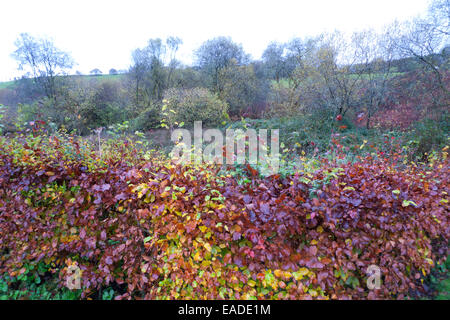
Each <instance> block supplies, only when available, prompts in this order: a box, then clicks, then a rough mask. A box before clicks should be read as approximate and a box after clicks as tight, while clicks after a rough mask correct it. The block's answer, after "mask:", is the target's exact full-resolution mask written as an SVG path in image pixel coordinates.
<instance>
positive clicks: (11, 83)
mask: <svg viewBox="0 0 450 320" xmlns="http://www.w3.org/2000/svg"><path fill="white" fill-rule="evenodd" d="M125 76H126V75H125V74H102V75H98V76H94V75H81V76H77V75H70V76H69V77H73V78H76V77H82V78H83V79H85V80H87V81H91V80H94V81H98V82H102V81H108V80H114V81H119V80H122V79H123V78H124V77H125ZM15 85H16V83H15V81H5V82H0V90H1V89H7V88H9V89H14V87H15Z"/></svg>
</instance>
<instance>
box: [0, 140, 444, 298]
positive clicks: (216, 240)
mask: <svg viewBox="0 0 450 320" xmlns="http://www.w3.org/2000/svg"><path fill="white" fill-rule="evenodd" d="M0 139H1V140H0V144H1V146H2V147H1V149H0V150H1V151H0V228H1V230H2V233H1V237H0V252H1V260H0V273H1V274H6V273H8V274H9V277H17V276H20V275H21V274H24V273H25V271H26V270H28V269H27V268H29V267H28V266H35V267H38V266H42V265H46V266H48V265H51V264H53V266H51V267H49V268H50V269H52V270H53V271H54V275H53V278H52V279H54V281H57V283H58V286H59V287H60V288H64V286H65V284H66V279H67V276H68V267H69V266H72V265H75V266H78V267H79V268H80V269H81V271H82V275H81V291H82V293H81V297H82V298H88V297H94V298H95V297H97V298H103V299H110V298H112V297H113V296H114V298H116V299H128V298H146V299H190V298H193V299H213V298H217V299H309V298H314V299H347V298H352V299H365V298H385V299H386V298H387V299H391V298H399V299H401V298H405V297H407V296H410V295H411V294H413V293H414V292H417V291H418V292H420V291H422V290H424V288H423V285H422V282H421V281H422V280H423V279H424V278H425V277H427V275H428V274H429V273H430V270H431V269H432V268H433V267H435V266H436V265H438V263H443V262H444V261H445V258H446V257H447V253H448V240H449V231H450V230H449V221H448V219H449V207H448V193H449V192H450V191H449V189H448V180H449V176H448V175H449V173H448V166H449V162H448V159H447V157H446V153H445V152H444V153H443V154H442V155H441V156H440V157H436V159H434V161H433V163H432V167H428V168H425V167H420V166H418V165H403V168H402V169H401V168H399V167H398V166H396V165H395V163H394V162H393V161H388V160H387V159H384V158H383V157H378V158H377V157H371V156H365V157H362V156H361V157H359V158H357V159H356V161H354V162H347V161H330V160H328V159H324V158H319V159H317V160H315V165H314V168H311V169H308V167H307V166H305V167H304V169H298V170H297V172H295V173H294V174H286V175H283V176H281V175H273V176H270V177H267V178H262V177H260V176H259V175H258V174H257V173H255V174H253V171H252V174H250V175H248V177H247V180H246V182H245V183H243V184H239V183H238V182H237V178H235V177H234V176H233V175H232V174H231V172H227V171H226V170H220V169H221V168H219V167H215V166H207V165H198V166H195V165H188V166H180V165H174V164H172V163H171V162H170V160H168V159H163V158H161V157H157V156H156V155H152V156H151V157H149V156H148V155H147V156H146V157H144V154H143V152H140V151H139V150H138V148H137V147H136V145H135V144H134V143H133V142H132V141H128V140H126V141H125V142H120V140H116V141H113V142H111V143H110V145H109V146H108V148H107V149H106V148H105V154H104V155H103V156H102V159H99V158H98V156H97V154H96V150H95V147H91V146H89V145H87V144H83V143H81V141H79V140H78V139H76V138H74V137H70V136H65V135H58V136H56V135H54V136H50V137H49V136H45V135H42V134H38V133H36V134H35V135H34V136H33V135H29V136H19V137H16V138H12V139H9V140H8V139H6V138H4V137H1V138H0ZM106 150H108V151H107V152H106ZM145 158H147V159H149V160H146V159H145ZM219 170H220V171H219ZM370 265H377V266H378V267H379V268H380V269H381V276H382V279H381V282H382V285H381V288H380V289H379V290H369V289H368V288H367V286H366V280H367V278H368V275H367V274H366V271H367V268H368V267H369V266H370ZM24 268H25V269H24ZM24 270H25V271H24ZM48 271H49V270H48ZM27 274H28V273H27ZM4 279H9V278H6V277H5V278H4ZM6 281H8V280H6ZM8 285H9V284H8ZM112 290H113V292H112ZM100 292H101V294H100Z"/></svg>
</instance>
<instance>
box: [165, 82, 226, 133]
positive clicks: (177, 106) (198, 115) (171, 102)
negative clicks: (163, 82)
mask: <svg viewBox="0 0 450 320" xmlns="http://www.w3.org/2000/svg"><path fill="white" fill-rule="evenodd" d="M164 99H165V100H166V101H167V107H168V109H169V110H168V111H169V112H168V114H169V116H170V118H171V119H170V122H172V123H174V122H178V123H181V122H184V123H186V124H187V125H193V124H194V121H203V123H204V125H210V126H214V125H218V124H220V123H222V122H223V121H224V120H227V119H228V114H227V110H228V105H227V104H226V103H225V102H223V101H221V100H220V99H219V98H218V97H217V96H216V95H214V94H212V93H211V92H209V91H208V90H207V89H204V88H194V89H169V90H167V91H166V93H165V94H164ZM171 110H172V111H171Z"/></svg>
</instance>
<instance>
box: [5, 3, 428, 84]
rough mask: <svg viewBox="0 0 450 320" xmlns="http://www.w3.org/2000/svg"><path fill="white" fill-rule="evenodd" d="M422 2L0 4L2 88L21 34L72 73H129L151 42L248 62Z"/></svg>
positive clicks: (186, 55) (419, 9) (399, 15)
mask: <svg viewBox="0 0 450 320" xmlns="http://www.w3.org/2000/svg"><path fill="white" fill-rule="evenodd" d="M428 3H429V1H428V0H376V1H375V0H296V1H294V0H272V1H266V0H255V1H253V0H222V1H216V0H184V1H183V0H158V1H154V0H146V1H144V0H141V1H139V0H122V1H116V0H0V12H1V15H0V81H6V80H10V79H12V78H14V77H15V76H18V75H19V74H20V73H19V72H18V71H17V63H16V61H15V60H14V59H12V58H11V57H10V55H11V53H12V52H13V51H14V50H15V46H14V41H15V39H16V38H17V36H18V35H19V34H20V33H21V32H28V33H30V34H31V35H33V36H46V37H49V38H51V39H53V40H54V42H55V45H56V46H57V47H58V48H60V49H63V50H65V51H68V52H70V53H71V54H72V57H73V58H74V60H75V61H76V62H77V66H75V68H74V70H80V71H81V72H83V73H89V71H90V70H92V69H94V68H99V69H100V70H102V71H103V73H107V72H108V70H109V69H111V68H115V69H127V68H128V67H129V65H130V62H131V51H132V50H133V49H135V48H138V47H143V46H145V45H146V42H147V40H148V39H149V38H157V37H159V38H162V39H164V38H166V37H167V36H171V35H173V36H178V37H180V38H182V39H183V42H184V43H183V45H182V47H181V48H180V51H179V55H178V58H179V59H180V60H181V61H182V62H184V63H186V64H190V63H191V62H192V52H193V50H195V49H196V48H198V47H199V46H200V45H201V43H202V42H203V41H205V40H208V39H211V38H213V37H216V36H222V35H223V36H230V37H231V38H232V39H233V41H235V42H238V43H241V44H242V45H243V47H244V49H245V51H246V52H248V53H250V54H251V56H252V57H253V58H256V59H258V58H260V57H261V54H262V52H263V51H264V49H265V48H266V46H267V45H268V43H269V42H271V41H281V42H285V41H288V40H290V39H291V38H293V37H304V36H313V35H316V34H319V33H321V32H323V31H333V30H335V29H338V30H341V31H344V32H351V31H357V30H362V29H365V28H369V27H373V28H381V27H382V26H383V25H385V24H388V23H390V22H392V21H393V20H394V19H398V20H400V21H401V20H405V19H409V18H411V17H413V16H416V15H418V14H421V13H423V12H424V11H425V10H426V8H427V6H428Z"/></svg>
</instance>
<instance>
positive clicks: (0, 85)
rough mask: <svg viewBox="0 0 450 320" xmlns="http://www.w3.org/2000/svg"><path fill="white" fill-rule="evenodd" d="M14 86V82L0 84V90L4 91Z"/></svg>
mask: <svg viewBox="0 0 450 320" xmlns="http://www.w3.org/2000/svg"><path fill="white" fill-rule="evenodd" d="M12 86H14V81H6V82H0V89H6V88H9V87H12Z"/></svg>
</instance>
